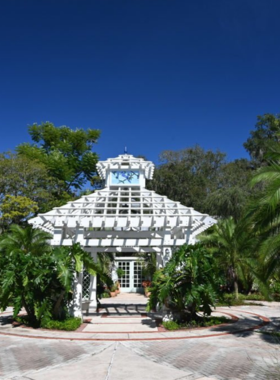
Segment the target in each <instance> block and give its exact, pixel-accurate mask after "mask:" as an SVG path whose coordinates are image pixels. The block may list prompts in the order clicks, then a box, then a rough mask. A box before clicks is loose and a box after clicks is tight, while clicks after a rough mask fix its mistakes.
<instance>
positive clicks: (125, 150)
mask: <svg viewBox="0 0 280 380" xmlns="http://www.w3.org/2000/svg"><path fill="white" fill-rule="evenodd" d="M124 154H127V147H126V146H125V147H124Z"/></svg>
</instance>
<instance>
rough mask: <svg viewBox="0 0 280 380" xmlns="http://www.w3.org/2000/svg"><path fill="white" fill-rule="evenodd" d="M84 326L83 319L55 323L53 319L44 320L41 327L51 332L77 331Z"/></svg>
mask: <svg viewBox="0 0 280 380" xmlns="http://www.w3.org/2000/svg"><path fill="white" fill-rule="evenodd" d="M81 324H82V320H81V318H75V317H72V318H67V319H65V320H64V321H55V320H53V319H48V320H43V321H42V324H41V327H43V328H45V329H51V330H65V331H75V330H77V328H79V327H80V326H81Z"/></svg>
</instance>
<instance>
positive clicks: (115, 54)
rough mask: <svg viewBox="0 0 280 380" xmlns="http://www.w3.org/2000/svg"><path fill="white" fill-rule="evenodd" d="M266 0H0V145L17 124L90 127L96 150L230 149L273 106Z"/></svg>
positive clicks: (16, 139)
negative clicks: (94, 130) (95, 135)
mask: <svg viewBox="0 0 280 380" xmlns="http://www.w3.org/2000/svg"><path fill="white" fill-rule="evenodd" d="M279 14H280V2H279V1H277V0H192V1H188V0H90V1H89V0H75V1H73V0H17V1H15V0H6V1H4V0H3V1H1V3H0V52H1V56H0V75H1V81H0V126H1V138H0V151H5V150H8V149H14V148H15V146H16V145H18V144H20V143H21V142H25V141H29V135H28V132H27V126H28V125H31V124H33V123H34V122H37V123H40V122H42V121H51V122H53V123H54V124H55V125H56V126H60V125H67V126H69V127H71V128H74V129H75V128H77V127H78V128H79V127H82V128H97V129H101V130H102V135H101V138H100V140H99V143H98V145H97V146H96V151H97V152H98V154H99V155H100V158H101V159H106V158H107V157H113V156H116V155H118V154H121V153H122V152H123V148H124V146H125V145H126V146H127V147H128V151H129V153H131V154H134V155H138V154H143V155H145V156H146V157H147V158H149V159H151V160H153V161H157V157H158V155H159V153H160V152H161V151H163V150H166V149H173V150H177V149H182V148H186V147H190V146H193V145H194V144H196V143H197V144H200V145H201V146H202V147H203V148H205V149H213V150H216V149H220V150H221V151H224V152H226V153H227V154H228V158H229V159H230V160H232V159H234V158H239V157H244V156H245V157H246V152H245V150H244V148H243V146H242V144H243V142H244V141H245V140H246V139H247V137H248V136H249V131H250V130H252V129H253V128H254V125H255V122H256V116H257V115H259V114H264V113H280V107H279V106H280V104H279V97H280V91H279V82H280V48H279V46H280V28H279Z"/></svg>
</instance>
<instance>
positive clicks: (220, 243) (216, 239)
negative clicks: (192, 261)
mask: <svg viewBox="0 0 280 380" xmlns="http://www.w3.org/2000/svg"><path fill="white" fill-rule="evenodd" d="M200 241H201V242H202V243H203V245H205V246H207V247H208V248H209V249H210V250H211V251H212V252H213V254H214V256H215V257H216V259H217V260H218V262H219V265H220V267H221V268H223V270H224V272H225V273H226V274H227V276H228V277H229V278H230V280H231V281H232V283H233V286H234V291H235V297H236V299H238V294H239V288H238V281H239V280H241V281H243V282H246V281H247V280H248V269H249V268H250V269H252V268H253V262H254V252H255V249H254V248H255V246H256V241H257V239H256V237H255V236H253V234H252V233H250V232H249V231H248V229H247V228H246V227H245V225H244V223H242V222H239V223H236V222H235V221H234V219H233V218H232V217H230V218H228V219H224V220H220V221H219V223H218V224H216V225H215V226H213V227H212V229H211V232H208V233H205V234H204V235H201V236H200ZM249 273H250V271H249Z"/></svg>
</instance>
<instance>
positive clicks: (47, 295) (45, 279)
mask: <svg viewBox="0 0 280 380" xmlns="http://www.w3.org/2000/svg"><path fill="white" fill-rule="evenodd" d="M49 239H50V235H49V234H47V233H45V232H43V231H41V230H38V229H32V228H31V227H26V228H21V227H20V226H17V225H12V226H11V228H10V231H9V233H7V234H5V235H4V236H3V237H2V239H1V241H0V307H1V309H5V308H6V307H7V306H8V305H9V304H10V303H12V304H13V306H14V317H16V316H17V314H18V312H19V311H20V310H21V308H22V307H24V308H25V310H26V312H27V315H28V318H29V321H30V323H31V324H32V325H40V323H41V321H42V319H50V318H52V319H60V320H61V319H65V317H66V315H67V310H68V308H69V306H70V304H71V302H72V298H73V291H72V286H73V282H74V279H75V276H77V273H79V272H82V270H83V269H86V270H87V272H88V273H90V274H92V275H95V274H96V273H97V272H98V273H99V275H100V276H101V278H102V279H103V280H104V281H108V282H109V281H110V279H109V278H108V276H106V274H103V273H102V272H101V271H100V268H99V266H98V265H97V264H96V263H95V262H94V261H93V259H92V258H91V256H90V255H89V254H88V253H87V252H85V251H84V250H83V249H82V248H81V247H80V245H79V244H74V245H72V246H70V247H56V248H54V249H52V248H51V246H50V245H49V244H48V241H49Z"/></svg>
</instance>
